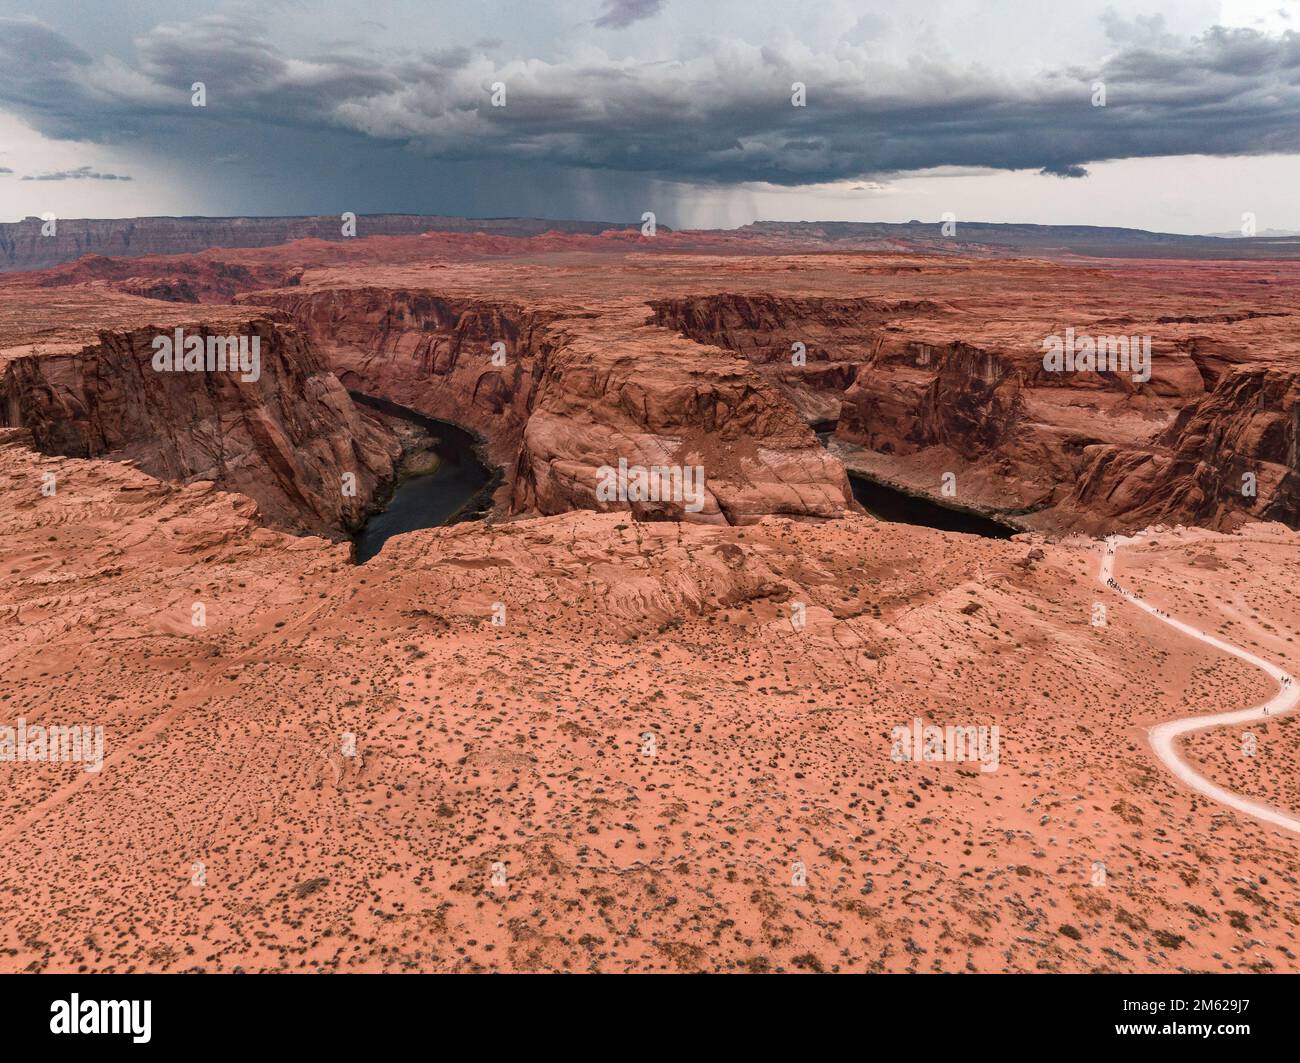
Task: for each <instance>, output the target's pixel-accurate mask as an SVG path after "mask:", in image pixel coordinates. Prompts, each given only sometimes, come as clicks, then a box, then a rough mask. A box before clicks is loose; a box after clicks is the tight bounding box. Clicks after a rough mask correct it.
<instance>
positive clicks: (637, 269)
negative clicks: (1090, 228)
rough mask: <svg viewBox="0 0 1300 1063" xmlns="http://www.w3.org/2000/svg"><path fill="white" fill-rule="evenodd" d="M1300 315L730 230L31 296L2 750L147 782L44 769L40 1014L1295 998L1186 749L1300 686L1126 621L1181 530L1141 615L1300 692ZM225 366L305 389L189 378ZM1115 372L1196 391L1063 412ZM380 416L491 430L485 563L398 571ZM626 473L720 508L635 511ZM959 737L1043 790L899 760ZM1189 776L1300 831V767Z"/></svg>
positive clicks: (1275, 291)
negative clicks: (630, 465) (218, 980)
mask: <svg viewBox="0 0 1300 1063" xmlns="http://www.w3.org/2000/svg"><path fill="white" fill-rule="evenodd" d="M1297 282H1300V266H1297V264H1295V263H1292V262H1267V261H1264V262H1251V263H1241V262H1219V263H1207V262H1190V261H1189V262H1157V261H1152V260H1143V261H1141V262H1138V263H1134V262H1131V261H1130V262H1119V261H1101V260H1086V261H1085V260H1077V261H1076V260H1071V261H1056V262H1049V261H1046V260H1030V259H1009V258H1005V257H1004V258H1000V259H991V258H980V257H976V256H973V255H964V256H963V255H949V256H945V255H942V254H938V253H920V252H916V251H911V250H908V249H906V248H901V249H895V250H887V251H874V252H873V251H864V252H856V253H847V252H828V251H826V249H824V248H821V247H818V246H817V245H816V244H815V243H810V244H809V246H807V247H806V248H804V249H802V250H798V249H793V250H792V249H791V248H790V247H789V246H788V244H787V243H782V244H781V245H780V246H773V247H770V248H765V247H764V246H763V245H762V244H761V242H755V241H753V240H748V241H739V240H728V239H726V238H725V237H723V236H711V235H708V234H699V235H692V234H682V233H674V234H665V235H664V236H663V237H662V238H661V239H660V242H657V243H656V242H653V241H641V240H639V239H638V238H636V237H635V236H631V235H628V234H621V233H620V234H608V235H604V236H598V235H593V234H582V233H569V234H544V235H539V236H534V237H530V238H513V237H505V236H496V235H493V236H475V235H474V234H459V233H444V234H436V235H425V236H391V237H373V238H369V239H363V240H357V241H354V242H351V243H345V244H327V243H325V242H323V241H317V240H305V241H300V242H296V243H291V244H286V245H283V246H278V247H266V248H249V249H232V250H213V251H206V252H202V253H199V254H193V255H186V256H177V257H162V256H156V257H145V258H134V259H129V260H127V259H123V260H115V259H106V258H85V259H82V260H80V261H78V262H76V263H70V264H66V265H61V266H57V267H54V268H52V269H50V270H48V271H46V272H44V273H22V274H11V275H6V276H5V277H4V278H0V425H3V426H4V427H0V498H2V499H3V507H2V508H0V543H2V544H3V546H2V547H0V573H2V578H0V725H4V726H16V725H17V723H18V721H19V719H22V720H24V721H25V724H26V726H27V727H29V728H30V727H32V726H33V725H40V726H49V725H55V724H60V725H73V724H81V725H96V726H102V727H103V728H104V733H105V747H104V752H105V759H104V763H103V767H102V770H100V771H98V772H91V771H86V770H84V767H83V765H81V764H77V763H49V762H31V761H23V760H9V761H5V762H0V842H3V850H2V851H3V853H4V858H3V860H0V970H4V971H152V970H160V971H190V970H205V971H226V972H228V971H236V970H242V971H280V970H285V971H304V972H313V971H375V970H385V971H414V970H434V971H493V970H496V971H555V970H559V971H575V972H577V971H604V972H619V971H698V970H703V971H750V972H767V971H801V970H802V971H858V972H863V971H919V972H931V971H1114V972H1139V971H1180V970H1196V971H1243V972H1244V971H1260V972H1263V971H1288V972H1297V971H1300V959H1298V958H1297V951H1300V939H1298V937H1297V935H1300V888H1298V886H1300V883H1298V881H1297V878H1298V876H1300V836H1297V835H1295V834H1293V833H1291V832H1288V831H1285V830H1281V829H1278V828H1275V827H1271V826H1269V825H1267V824H1265V823H1262V822H1259V821H1258V820H1256V819H1253V818H1251V817H1249V816H1246V815H1242V814H1240V813H1237V812H1234V811H1232V810H1230V809H1226V808H1224V807H1222V806H1221V805H1219V804H1217V803H1216V802H1214V801H1211V800H1209V799H1207V798H1205V797H1203V796H1200V795H1198V794H1197V793H1195V792H1193V791H1191V790H1189V789H1188V788H1186V787H1185V786H1184V785H1182V784H1181V783H1180V782H1179V781H1178V780H1177V779H1176V778H1174V777H1173V776H1172V775H1171V774H1170V773H1169V772H1168V771H1167V770H1165V768H1164V766H1163V765H1162V764H1161V762H1160V761H1159V760H1157V758H1156V757H1155V756H1154V755H1153V753H1152V750H1151V748H1150V746H1149V744H1148V741H1147V729H1148V728H1150V727H1152V726H1153V725H1155V724H1158V723H1161V722H1163V721H1166V720H1171V719H1175V718H1182V717H1187V716H1190V715H1194V714H1196V713H1201V712H1203V713H1215V712H1224V711H1228V710H1231V709H1236V708H1241V707H1243V706H1246V705H1249V704H1254V703H1258V702H1262V701H1264V700H1266V699H1267V698H1269V697H1270V696H1272V695H1273V694H1274V693H1276V689H1277V688H1276V686H1275V685H1274V684H1273V683H1272V682H1271V681H1270V680H1269V679H1268V677H1267V676H1266V675H1264V674H1263V673H1261V672H1260V671H1258V670H1257V669H1255V668H1252V667H1251V666H1250V665H1249V664H1247V663H1246V662H1243V661H1241V660H1238V659H1235V658H1232V657H1229V656H1227V655H1224V654H1220V653H1216V652H1214V651H1213V650H1210V649H1207V648H1206V647H1205V646H1202V645H1198V644H1196V643H1195V642H1193V641H1191V640H1188V639H1186V638H1184V637H1182V636H1180V635H1179V633H1178V632H1177V631H1175V630H1172V629H1170V628H1169V627H1168V626H1166V625H1164V624H1162V623H1161V622H1159V621H1158V620H1157V619H1155V618H1153V617H1151V616H1149V615H1147V614H1146V613H1144V612H1142V611H1141V610H1139V609H1137V608H1135V607H1134V606H1133V605H1131V604H1129V603H1126V602H1124V601H1122V600H1120V599H1119V598H1118V597H1116V596H1114V595H1108V594H1107V593H1106V591H1105V589H1104V588H1103V587H1101V586H1099V585H1098V583H1097V572H1098V565H1099V562H1100V560H1101V551H1102V550H1103V549H1104V546H1103V543H1102V541H1101V540H1100V539H1099V538H1098V536H1099V535H1101V534H1103V533H1111V532H1115V533H1128V532H1133V531H1136V530H1139V529H1143V528H1150V529H1151V530H1150V531H1149V532H1148V534H1146V535H1145V536H1143V537H1142V538H1141V540H1140V542H1139V543H1137V544H1135V545H1133V546H1129V547H1126V548H1125V550H1124V553H1123V555H1122V556H1121V558H1120V560H1119V563H1118V565H1117V569H1116V571H1117V574H1118V576H1119V577H1120V578H1121V579H1122V581H1123V583H1124V584H1125V586H1126V587H1128V588H1131V589H1132V590H1133V591H1135V592H1136V593H1137V594H1140V595H1141V596H1142V597H1143V598H1144V599H1145V600H1146V601H1148V602H1149V603H1151V604H1152V605H1155V606H1157V607H1159V608H1160V609H1162V610H1165V611H1167V612H1169V613H1170V614H1173V615H1175V616H1177V617H1180V618H1181V619H1183V620H1185V621H1187V622H1189V623H1194V624H1196V625H1197V626H1198V627H1200V628H1202V629H1203V630H1205V631H1207V632H1212V633H1214V634H1215V635H1217V636H1218V637H1220V638H1222V639H1225V640H1228V641H1231V642H1233V643H1234V644H1237V645H1240V646H1242V647H1244V648H1247V649H1249V650H1250V651H1251V652H1252V653H1254V654H1257V655H1259V656H1261V657H1264V658H1266V659H1268V660H1270V661H1272V662H1274V663H1276V664H1277V665H1278V666H1279V667H1281V668H1283V669H1286V670H1287V671H1288V672H1290V673H1292V674H1300V646H1298V645H1297V644H1296V642H1295V635H1294V631H1295V627H1296V623H1297V619H1300V532H1297V531H1295V530H1292V529H1293V528H1294V527H1295V526H1296V525H1297V524H1300V463H1298V461H1297V431H1298V429H1300V311H1297V309H1296V307H1295V292H1296V291H1297V290H1300V288H1298V287H1297ZM176 327H183V328H185V329H187V330H189V329H192V330H194V331H195V332H198V333H201V334H205V335H215V334H220V335H228V334H243V335H256V336H258V337H260V339H261V350H262V359H263V361H262V371H261V375H260V378H259V379H258V380H257V381H255V382H243V381H240V380H239V379H238V377H235V376H233V375H232V374H221V373H216V372H214V373H207V372H202V373H183V374H158V373H155V372H153V371H152V369H151V366H150V356H151V351H150V340H151V338H152V337H153V336H154V335H156V334H158V333H159V332H161V331H169V330H172V329H174V328H176ZM1067 327H1073V328H1075V329H1076V330H1077V331H1079V332H1085V331H1087V332H1092V333H1095V334H1103V333H1124V334H1129V335H1136V334H1143V335H1150V336H1151V337H1152V348H1153V358H1152V370H1153V372H1152V377H1151V380H1150V381H1149V382H1143V383H1135V382H1133V381H1132V380H1131V379H1129V378H1128V377H1127V376H1120V375H1114V374H1078V375H1052V374H1047V373H1044V371H1043V369H1042V366H1041V357H1042V348H1041V343H1042V340H1043V338H1044V337H1045V336H1048V335H1050V334H1053V333H1059V332H1062V331H1063V330H1064V329H1066V328H1067ZM498 341H500V342H502V343H504V344H505V350H506V358H505V364H504V365H500V364H494V363H493V361H492V344H493V343H495V342H498ZM796 343H800V344H803V345H804V347H805V348H806V352H807V364H806V365H792V364H791V361H790V351H791V349H792V345H794V344H796ZM353 393H355V394H360V395H364V396H368V397H370V398H374V399H383V400H387V401H389V402H392V403H398V404H400V405H402V406H405V407H407V408H409V409H411V410H414V411H417V412H419V413H422V414H425V415H427V416H429V417H435V418H441V419H443V420H448V421H452V422H454V423H456V424H459V425H462V426H464V427H465V428H467V429H469V430H471V431H473V432H474V433H476V434H477V436H478V437H479V438H481V440H482V449H483V452H484V454H485V456H486V457H487V458H488V459H489V460H490V461H491V462H493V463H495V464H496V465H498V466H499V467H500V468H501V470H502V475H501V481H500V486H499V487H498V489H497V492H496V495H495V499H494V505H493V507H492V510H491V512H490V513H489V514H488V515H487V517H486V519H484V520H481V521H476V522H471V523H462V524H456V525H452V526H449V527H441V528H429V529H425V530H419V531H415V532H411V533H408V534H406V535H401V536H398V537H396V538H393V539H391V540H389V541H388V542H387V543H386V544H385V545H384V548H383V550H382V551H381V552H380V553H379V554H378V555H377V556H376V557H375V558H374V559H373V560H371V561H369V562H368V563H366V564H365V565H356V564H353V563H352V557H351V545H350V543H349V542H348V541H347V538H348V536H349V535H350V534H351V533H352V532H354V531H355V530H356V528H357V527H358V526H359V525H360V524H361V523H362V522H363V521H364V520H365V518H366V515H367V513H368V512H370V511H371V510H372V509H373V507H374V506H375V505H378V504H379V500H381V499H382V497H383V492H384V490H385V488H386V487H387V486H388V485H389V484H390V483H391V481H392V479H393V477H394V476H395V475H396V473H395V463H396V461H397V459H398V457H399V455H400V452H401V447H400V445H399V443H398V440H397V438H396V437H395V435H394V433H393V431H392V430H391V428H390V427H388V426H386V424H385V423H384V421H383V419H382V418H379V417H378V416H376V415H374V413H373V412H372V411H370V410H368V409H367V408H366V407H365V406H364V405H363V404H361V403H359V402H356V401H354V398H353V397H352V394H353ZM818 431H822V432H823V433H829V434H828V436H827V438H828V442H827V445H823V444H822V443H821V442H820V441H819V440H818V435H817V432H818ZM620 457H623V458H626V459H628V461H629V462H644V463H645V464H647V465H648V464H652V463H660V462H662V463H674V462H675V463H682V464H691V465H694V464H699V465H702V466H703V467H704V468H705V470H706V475H707V492H706V493H707V499H706V504H705V505H704V506H703V508H702V509H701V510H700V511H699V512H684V511H683V510H682V508H681V507H680V506H678V505H675V504H674V503H672V502H670V501H669V502H655V503H632V504H631V505H630V506H629V504H627V503H617V502H615V503H612V504H607V503H600V504H598V503H597V502H596V501H595V493H594V485H595V482H596V477H597V470H598V469H599V467H600V466H602V465H607V464H617V461H618V459H619V458H620ZM849 472H854V473H860V474H863V475H868V476H871V477H875V478H877V479H879V480H883V481H889V482H892V483H895V484H897V485H900V486H901V487H903V488H906V489H907V490H908V491H911V492H914V493H917V494H923V495H928V496H932V497H935V498H940V499H941V498H942V496H941V494H940V483H941V479H942V477H943V474H944V473H946V472H951V473H954V474H955V477H956V484H957V485H958V488H957V495H956V498H955V499H953V501H956V502H958V503H961V504H964V505H967V506H969V507H970V508H972V509H975V510H977V511H979V512H980V513H983V514H987V515H991V516H996V517H999V518H1001V519H1006V520H1008V521H1012V522H1014V523H1016V524H1017V526H1019V527H1021V528H1024V529H1025V531H1024V532H1023V533H1022V534H1020V535H1017V536H1016V537H1015V538H1013V539H1010V540H997V539H992V538H981V537H978V536H974V535H963V534H956V533H948V532H941V531H938V530H935V529H932V528H927V527H921V526H914V525H903V524H893V523H887V522H883V521H879V520H876V519H874V518H872V517H870V516H868V515H867V514H865V513H864V512H863V511H862V509H861V507H860V506H858V505H857V503H856V502H855V501H854V498H853V493H852V489H851V484H850V479H849V475H848V474H849ZM1246 473H1251V474H1253V475H1254V476H1255V478H1256V480H1257V484H1258V491H1257V493H1256V494H1255V495H1243V494H1242V493H1241V490H1240V485H1241V483H1242V477H1243V475H1244V474H1246ZM348 474H351V475H352V476H353V478H354V481H355V485H356V493H355V494H346V493H344V492H342V491H341V490H340V487H339V485H340V483H341V482H342V481H343V479H344V478H345V477H346V476H347V475H348ZM50 484H54V485H56V487H55V489H54V490H49V488H48V485H50ZM600 510H604V511H600ZM196 602H197V603H202V605H203V606H204V610H203V612H204V615H205V626H195V624H194V623H193V616H194V604H195V603H196ZM1098 602H1104V603H1105V605H1106V608H1107V614H1106V622H1105V624H1104V625H1097V624H1094V622H1093V621H1094V617H1095V616H1096V614H1095V612H1094V606H1095V604H1096V603H1098ZM498 606H504V612H502V610H501V609H500V608H498ZM494 616H496V617H498V618H501V619H503V620H504V622H503V623H494V622H493V618H494ZM796 617H802V618H803V622H802V623H801V622H798V621H797V620H796ZM918 718H919V719H921V720H923V721H925V722H926V723H932V724H938V725H948V724H952V725H959V726H977V725H982V726H990V727H991V726H993V725H996V726H997V727H998V729H999V734H1000V748H999V761H998V764H997V767H996V770H992V771H981V770H980V764H978V763H970V762H966V763H947V762H933V761H927V762H916V761H899V760H896V759H894V758H893V757H892V756H891V753H892V752H893V750H894V740H893V737H892V735H893V731H894V728H896V727H910V726H911V724H912V721H913V720H915V719H918ZM1244 731H1250V732H1251V735H1250V738H1251V749H1252V753H1251V754H1250V755H1247V754H1246V752H1245V748H1246V740H1245V735H1244V734H1243V732H1244ZM1180 749H1181V755H1182V756H1183V757H1184V758H1185V759H1186V760H1187V762H1188V763H1189V764H1192V765H1194V766H1195V768H1196V770H1197V771H1198V772H1200V773H1201V774H1203V775H1204V776H1205V777H1206V778H1209V779H1211V780H1213V781H1214V782H1215V783H1217V784H1218V785H1220V786H1223V787H1226V788H1228V789H1230V790H1233V791H1234V792H1237V793H1241V794H1244V795H1248V796H1250V797H1251V798H1252V799H1255V800H1258V801H1262V802H1265V803H1267V804H1269V805H1272V806H1274V807H1276V808H1278V809H1281V810H1285V811H1287V812H1289V813H1291V814H1296V813H1300V774H1298V773H1300V719H1297V718H1296V717H1288V718H1285V719H1278V720H1276V721H1270V722H1268V723H1267V724H1263V725H1260V726H1251V727H1248V728H1237V729H1234V728H1222V729H1214V730H1209V731H1203V732H1197V733H1194V734H1192V735H1190V736H1188V737H1187V738H1186V739H1185V741H1184V742H1183V743H1182V745H1181V747H1180Z"/></svg>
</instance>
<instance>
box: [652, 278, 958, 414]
mask: <svg viewBox="0 0 1300 1063" xmlns="http://www.w3.org/2000/svg"><path fill="white" fill-rule="evenodd" d="M650 307H651V310H652V311H653V313H652V315H651V317H650V323H651V324H654V325H658V326H660V327H661V328H670V329H673V330H675V331H677V332H680V333H681V334H682V335H683V336H686V337H687V338H689V339H693V340H696V341H697V342H699V343H707V344H710V345H712V346H715V347H721V348H723V349H724V350H728V351H734V352H736V353H737V354H739V355H741V356H742V357H744V358H746V359H747V360H748V361H750V362H752V363H753V364H754V365H755V366H756V367H757V368H758V369H759V371H760V372H762V374H763V375H764V377H765V378H766V379H767V380H769V381H770V382H771V383H773V384H774V385H775V386H776V387H777V388H779V389H780V391H781V393H782V394H783V395H784V396H785V397H786V398H787V399H788V400H789V401H790V403H791V404H792V405H793V406H794V407H795V409H797V410H798V411H799V413H800V415H801V416H802V417H803V418H804V420H806V421H807V422H808V423H809V424H820V423H826V422H833V421H835V420H837V419H838V418H839V416H840V401H841V397H842V394H843V392H844V391H845V389H846V388H848V386H849V385H850V384H851V383H852V382H853V380H854V379H855V378H856V376H857V371H858V367H859V366H860V365H862V364H863V363H865V362H868V361H871V360H872V359H873V358H874V357H875V356H876V355H877V354H878V352H879V351H880V349H881V345H882V344H883V343H884V342H886V341H887V338H888V336H887V331H886V329H885V325H886V323H887V322H889V321H891V320H894V319H899V318H908V317H912V316H915V315H919V314H925V313H930V312H934V311H937V310H938V309H939V308H938V306H937V305H936V304H934V303H932V302H930V301H927V300H892V301H890V300H876V299H832V298H826V297H818V296H781V295H771V294H765V293H743V294H742V293H719V294H716V295H693V296H684V297H679V298H673V299H658V300H654V301H652V302H651V304H650ZM796 355H797V356H799V359H800V360H801V363H802V364H800V362H798V361H796Z"/></svg>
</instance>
